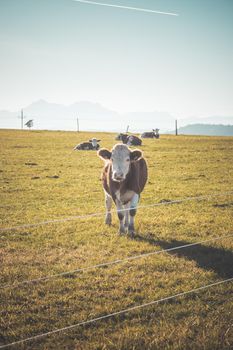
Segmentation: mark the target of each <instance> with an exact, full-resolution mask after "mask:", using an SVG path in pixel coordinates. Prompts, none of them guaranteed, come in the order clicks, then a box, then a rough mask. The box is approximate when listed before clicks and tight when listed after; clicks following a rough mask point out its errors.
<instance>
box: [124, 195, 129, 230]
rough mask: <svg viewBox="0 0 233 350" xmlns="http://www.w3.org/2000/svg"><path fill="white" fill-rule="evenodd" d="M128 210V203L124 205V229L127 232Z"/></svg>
mask: <svg viewBox="0 0 233 350" xmlns="http://www.w3.org/2000/svg"><path fill="white" fill-rule="evenodd" d="M129 208H130V202H128V203H126V204H125V229H126V230H128V226H129Z"/></svg>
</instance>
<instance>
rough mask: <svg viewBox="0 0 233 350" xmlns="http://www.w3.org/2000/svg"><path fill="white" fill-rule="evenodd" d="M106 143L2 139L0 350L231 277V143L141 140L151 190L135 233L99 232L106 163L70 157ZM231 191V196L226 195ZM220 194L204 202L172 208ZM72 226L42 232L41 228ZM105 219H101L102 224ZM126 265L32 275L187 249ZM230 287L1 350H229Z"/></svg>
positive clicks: (0, 133) (91, 155)
mask: <svg viewBox="0 0 233 350" xmlns="http://www.w3.org/2000/svg"><path fill="white" fill-rule="evenodd" d="M92 137H97V138H99V139H101V146H102V147H106V148H111V147H112V146H113V145H114V144H115V143H116V141H115V140H114V137H115V134H112V133H87V132H80V133H77V132H61V131H57V132H55V131H54V132H52V131H36V130H34V131H28V130H24V131H16V130H0V147H1V166H0V186H1V198H0V199H1V201H0V213H1V215H0V217H1V228H2V229H3V228H4V229H5V228H9V229H8V230H1V231H0V266H1V269H0V271H1V273H0V278H1V279H0V347H1V345H4V344H8V343H12V342H15V341H18V340H20V339H25V338H28V337H32V336H35V335H38V334H42V333H46V332H49V331H53V330H55V329H59V328H63V327H67V326H69V325H73V324H76V323H79V322H82V321H86V320H90V319H93V318H97V317H100V316H103V315H107V314H110V313H114V312H117V311H119V310H123V309H127V308H130V307H133V306H136V305H141V304H144V303H149V302H151V301H154V300H158V299H161V298H165V297H168V296H172V295H175V294H178V293H181V292H185V291H190V290H192V289H195V288H199V287H201V286H205V285H209V284H211V283H215V282H218V281H222V280H226V279H229V278H232V277H233V220H232V218H233V186H232V176H233V162H232V154H233V153H232V152H233V137H204V136H203V137H198V136H177V137H176V136H172V135H161V138H160V139H159V140H149V139H148V140H143V145H142V146H141V147H140V148H141V149H142V151H143V153H144V156H145V158H146V160H147V163H148V169H149V180H148V183H147V185H146V187H145V190H144V192H143V193H142V196H141V199H140V205H150V204H155V203H160V204H161V205H159V206H150V207H145V208H143V207H142V208H140V209H138V212H137V215H136V220H135V226H136V231H137V233H136V235H135V237H134V238H130V237H128V236H127V235H123V236H119V235H118V233H117V232H118V219H117V215H116V213H114V215H113V225H112V226H111V227H108V226H106V225H105V224H104V211H105V209H104V195H103V190H102V185H101V181H100V173H101V169H102V167H103V163H102V161H101V160H100V159H99V158H98V157H97V155H96V152H95V151H73V147H74V146H75V145H76V144H77V143H79V142H81V141H84V140H88V139H89V138H92ZM227 192H232V193H227ZM210 194H211V195H212V194H219V196H213V197H209V198H206V199H205V200H198V199H197V200H190V201H184V202H180V203H176V204H170V205H169V201H173V200H178V199H184V198H187V197H196V196H206V195H210ZM92 213H100V215H99V216H93V217H86V218H85V217H83V218H77V219H75V218H73V220H70V221H66V220H64V222H50V223H47V224H44V225H38V226H31V227H30V226H29V227H27V226H25V227H21V228H16V229H11V228H12V227H15V226H17V225H25V224H34V223H40V222H44V221H47V220H56V219H66V218H72V217H73V216H81V215H86V214H92ZM101 213H103V215H102V214H101ZM227 235H232V237H228V238H222V239H219V240H215V241H214V240H213V241H208V242H205V243H201V244H198V245H195V246H191V247H187V248H183V249H178V250H171V251H167V252H164V253H161V254H157V255H151V256H147V257H146V256H145V257H142V258H139V259H135V260H129V261H125V262H123V263H118V264H113V265H109V266H102V267H99V268H93V269H88V270H86V271H81V272H76V273H68V274H66V275H61V276H57V277H54V278H51V279H48V280H42V281H38V282H34V283H21V284H20V282H22V281H25V280H33V279H37V278H39V277H42V278H43V277H44V276H51V275H54V274H59V273H62V272H66V271H72V270H75V269H79V268H85V267H88V266H92V265H96V264H101V263H105V262H111V261H114V260H117V259H124V258H126V257H133V256H135V255H139V254H145V253H149V252H153V251H160V250H162V249H169V248H172V247H177V246H181V245H186V244H189V243H195V242H201V241H205V240H211V239H212V238H214V237H221V236H222V237H223V236H227ZM232 348H233V284H232V282H231V281H230V282H227V283H223V284H219V285H216V286H213V287H210V288H207V289H204V290H200V291H198V292H196V293H190V294H187V295H184V296H180V297H177V298H174V299H170V300H167V301H165V302H161V303H158V304H155V305H151V306H147V307H144V308H141V309H137V310H133V311H131V312H126V313H124V314H120V315H116V316H114V317H110V318H108V319H105V320H100V321H97V322H93V323H90V324H87V325H83V326H78V327H75V328H72V329H69V330H66V331H62V332H58V333H55V334H51V335H48V336H45V337H42V338H38V339H34V340H31V341H27V342H24V343H22V344H17V345H15V346H11V347H9V349H20V350H21V349H28V350H29V349H30V350H31V349H38V350H42V349H43V350H45V349H59V350H61V349H67V350H68V349H69V350H70V349H77V350H91V349H99V350H106V349H110V350H131V349H132V350H144V349H147V350H149V349H150V350H151V349H180V350H181V349H186V350H187V349H192V350H193V349H194V350H195V349H206V350H210V349H211V350H214V349H232Z"/></svg>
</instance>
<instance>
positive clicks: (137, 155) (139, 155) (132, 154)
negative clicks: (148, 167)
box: [130, 149, 142, 162]
mask: <svg viewBox="0 0 233 350" xmlns="http://www.w3.org/2000/svg"><path fill="white" fill-rule="evenodd" d="M140 158H142V151H140V150H139V149H135V150H134V151H132V152H130V159H131V161H134V162H136V160H139V159H140Z"/></svg>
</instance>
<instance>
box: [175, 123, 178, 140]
mask: <svg viewBox="0 0 233 350" xmlns="http://www.w3.org/2000/svg"><path fill="white" fill-rule="evenodd" d="M175 129H176V136H177V135H178V127H177V119H176V121H175Z"/></svg>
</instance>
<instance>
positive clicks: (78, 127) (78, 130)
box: [77, 118, 79, 132]
mask: <svg viewBox="0 0 233 350" xmlns="http://www.w3.org/2000/svg"><path fill="white" fill-rule="evenodd" d="M77 132H79V119H78V118H77Z"/></svg>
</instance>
